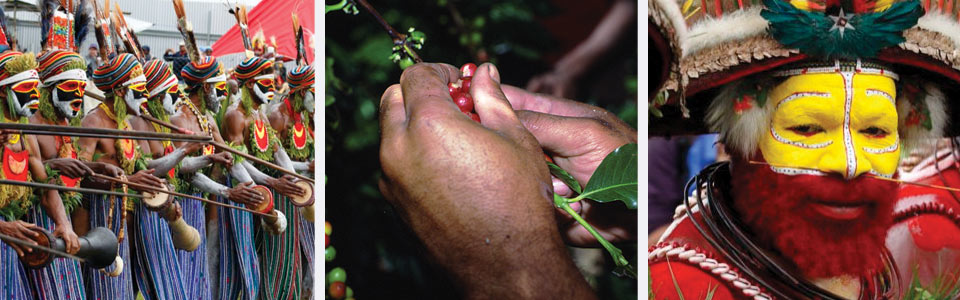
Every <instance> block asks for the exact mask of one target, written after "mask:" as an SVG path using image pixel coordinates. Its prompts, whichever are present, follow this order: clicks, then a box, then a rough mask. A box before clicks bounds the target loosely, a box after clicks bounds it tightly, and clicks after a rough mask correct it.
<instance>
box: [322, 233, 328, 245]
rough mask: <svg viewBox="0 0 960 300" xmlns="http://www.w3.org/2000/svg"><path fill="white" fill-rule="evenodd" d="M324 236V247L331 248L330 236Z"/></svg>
mask: <svg viewBox="0 0 960 300" xmlns="http://www.w3.org/2000/svg"><path fill="white" fill-rule="evenodd" d="M323 236H324V237H325V240H324V243H323V247H330V235H329V234H324V235H323Z"/></svg>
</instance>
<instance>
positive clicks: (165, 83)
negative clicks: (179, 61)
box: [149, 76, 177, 97]
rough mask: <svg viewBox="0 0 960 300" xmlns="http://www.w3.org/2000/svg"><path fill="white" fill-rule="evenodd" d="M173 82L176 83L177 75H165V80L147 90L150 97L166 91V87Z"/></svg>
mask: <svg viewBox="0 0 960 300" xmlns="http://www.w3.org/2000/svg"><path fill="white" fill-rule="evenodd" d="M174 84H177V77H176V76H170V77H167V80H164V81H163V83H162V84H160V85H159V86H157V87H155V88H153V89H152V90H150V91H149V93H150V97H153V96H156V95H159V94H161V93H164V92H166V91H167V89H169V88H170V87H171V86H173V85H174Z"/></svg>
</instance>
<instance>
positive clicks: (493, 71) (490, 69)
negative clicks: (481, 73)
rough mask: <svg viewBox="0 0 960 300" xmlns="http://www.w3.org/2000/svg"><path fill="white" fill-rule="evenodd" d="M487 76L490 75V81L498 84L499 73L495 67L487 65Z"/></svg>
mask: <svg viewBox="0 0 960 300" xmlns="http://www.w3.org/2000/svg"><path fill="white" fill-rule="evenodd" d="M487 72H488V73H487V74H489V75H490V79H493V81H496V82H497V83H500V71H499V70H497V67H494V66H493V64H487Z"/></svg>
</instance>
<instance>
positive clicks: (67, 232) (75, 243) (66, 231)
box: [53, 223, 80, 254]
mask: <svg viewBox="0 0 960 300" xmlns="http://www.w3.org/2000/svg"><path fill="white" fill-rule="evenodd" d="M53 236H55V237H58V238H62V239H63V241H64V243H65V244H66V246H67V249H66V250H67V253H70V254H76V253H77V251H80V238H79V237H77V233H76V232H74V231H73V226H72V225H71V224H70V223H66V224H57V225H56V229H54V230H53Z"/></svg>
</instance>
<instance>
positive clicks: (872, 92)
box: [866, 89, 896, 104]
mask: <svg viewBox="0 0 960 300" xmlns="http://www.w3.org/2000/svg"><path fill="white" fill-rule="evenodd" d="M866 94H867V96H880V97H884V98H887V100H889V101H890V103H893V104H896V101H894V100H893V95H890V93H887V92H884V91H881V90H876V89H867V91H866Z"/></svg>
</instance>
